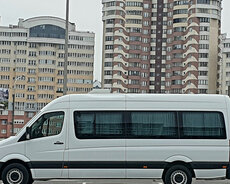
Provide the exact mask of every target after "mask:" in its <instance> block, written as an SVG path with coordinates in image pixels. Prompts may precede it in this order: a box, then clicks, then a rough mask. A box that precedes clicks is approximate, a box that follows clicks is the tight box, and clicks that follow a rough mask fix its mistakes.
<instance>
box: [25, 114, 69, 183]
mask: <svg viewBox="0 0 230 184" xmlns="http://www.w3.org/2000/svg"><path fill="white" fill-rule="evenodd" d="M65 114H66V112H65V111H54V112H48V113H44V114H43V115H41V116H40V117H39V118H38V119H37V121H35V123H34V124H33V125H32V126H31V127H30V140H27V141H26V156H27V157H28V159H29V160H30V161H31V162H30V167H31V168H32V173H33V174H34V175H35V176H34V177H35V178H36V179H45V178H63V177H67V176H64V175H63V156H64V150H65V135H66V133H65V131H66V126H67V125H66V123H64V122H66V116H65Z"/></svg>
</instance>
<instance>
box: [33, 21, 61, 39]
mask: <svg viewBox="0 0 230 184" xmlns="http://www.w3.org/2000/svg"><path fill="white" fill-rule="evenodd" d="M30 37H43V38H59V39H64V38H65V29H63V28H61V27H58V26H55V25H49V24H44V25H39V26H35V27H32V28H30Z"/></svg>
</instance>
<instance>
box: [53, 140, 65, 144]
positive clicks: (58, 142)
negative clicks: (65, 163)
mask: <svg viewBox="0 0 230 184" xmlns="http://www.w3.org/2000/svg"><path fill="white" fill-rule="evenodd" d="M54 144H56V145H57V144H58V145H60V144H64V143H63V142H60V141H57V142H55V143H54Z"/></svg>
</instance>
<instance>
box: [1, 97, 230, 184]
mask: <svg viewBox="0 0 230 184" xmlns="http://www.w3.org/2000/svg"><path fill="white" fill-rule="evenodd" d="M229 118H230V100H229V97H227V96H222V95H172V94H79V95H66V96H63V97H60V98H58V99H56V100H54V101H52V102H51V103H49V104H48V105H47V106H46V107H44V108H43V109H42V110H41V111H40V112H39V113H38V114H37V115H36V116H35V117H33V118H32V119H31V120H30V121H29V122H28V123H27V124H26V125H25V127H24V128H23V129H22V130H21V131H20V132H19V133H18V134H17V135H16V136H12V137H10V138H8V139H6V140H3V141H1V142H0V176H1V178H0V180H2V181H3V182H4V184H31V183H33V181H35V180H50V179H80V180H86V179H91V180H94V179H109V180H111V179H125V180H126V179H127V180H128V179H142V180H143V179H151V180H152V179H162V180H163V182H164V183H166V184H191V183H192V178H196V179H228V178H230V169H229V159H230V154H229V122H230V121H229Z"/></svg>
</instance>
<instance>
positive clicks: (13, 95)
mask: <svg viewBox="0 0 230 184" xmlns="http://www.w3.org/2000/svg"><path fill="white" fill-rule="evenodd" d="M22 77H25V76H24V75H22V76H19V77H17V78H16V79H15V81H14V85H13V94H12V98H13V104H12V128H11V130H12V132H11V135H12V136H13V135H14V111H15V84H16V82H17V80H19V79H21V78H22Z"/></svg>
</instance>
